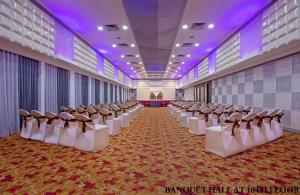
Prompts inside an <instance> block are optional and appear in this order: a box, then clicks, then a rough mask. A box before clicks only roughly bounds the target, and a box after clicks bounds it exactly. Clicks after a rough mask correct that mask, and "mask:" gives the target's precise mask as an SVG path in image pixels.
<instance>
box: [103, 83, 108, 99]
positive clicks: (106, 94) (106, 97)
mask: <svg viewBox="0 0 300 195" xmlns="http://www.w3.org/2000/svg"><path fill="white" fill-rule="evenodd" d="M103 85H104V86H103V90H104V104H107V103H108V86H107V85H108V84H107V82H104V83H103Z"/></svg>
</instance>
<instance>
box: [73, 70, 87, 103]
mask: <svg viewBox="0 0 300 195" xmlns="http://www.w3.org/2000/svg"><path fill="white" fill-rule="evenodd" d="M88 93H89V77H87V76H85V75H81V74H78V73H76V74H75V106H76V107H78V106H80V105H81V104H83V105H88V103H89V94H88Z"/></svg>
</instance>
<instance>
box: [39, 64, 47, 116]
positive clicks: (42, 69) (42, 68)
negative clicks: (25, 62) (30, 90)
mask: <svg viewBox="0 0 300 195" xmlns="http://www.w3.org/2000/svg"><path fill="white" fill-rule="evenodd" d="M40 65H41V66H40V75H39V110H40V111H41V112H42V113H44V112H45V71H46V68H45V66H46V65H45V63H44V62H41V64H40Z"/></svg>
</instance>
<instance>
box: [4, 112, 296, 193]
mask: <svg viewBox="0 0 300 195" xmlns="http://www.w3.org/2000/svg"><path fill="white" fill-rule="evenodd" d="M204 143H205V137H204V136H193V135H191V134H190V133H188V131H187V130H186V129H183V128H181V127H180V126H179V124H178V122H176V121H175V120H174V119H173V118H172V117H171V116H170V115H169V114H168V113H167V109H165V108H160V109H157V108H154V109H151V108H148V109H144V111H143V112H142V113H141V114H140V115H139V116H138V118H137V119H135V121H134V122H132V123H131V126H130V127H129V128H126V129H123V131H122V132H121V134H119V135H118V136H116V137H113V138H112V139H111V144H110V146H109V147H108V148H106V149H105V150H103V151H100V152H97V153H86V152H81V151H79V150H76V149H73V148H67V147H62V146H58V145H49V144H45V143H41V142H37V141H29V140H24V139H21V138H20V137H19V136H17V135H16V136H11V137H7V138H1V139H0V148H1V150H0V194H6V193H14V194H154V195H157V194H167V193H166V188H165V186H168V187H195V186H203V187H206V186H210V187H211V186H214V187H217V186H219V187H220V186H229V187H235V186H238V187H241V186H248V185H251V186H298V187H299V186H300V144H299V143H300V135H298V134H294V133H290V132H288V133H285V135H284V137H283V138H281V139H279V140H276V141H274V142H272V143H268V144H266V145H263V146H260V147H257V148H255V149H252V150H249V151H247V152H244V153H242V154H239V155H235V156H233V157H231V158H228V159H223V158H220V157H218V156H215V155H214V154H211V153H208V152H206V151H205V150H204ZM169 194H170V193H169ZM173 194H175V193H173ZM206 194H207V193H206ZM229 194H230V193H229Z"/></svg>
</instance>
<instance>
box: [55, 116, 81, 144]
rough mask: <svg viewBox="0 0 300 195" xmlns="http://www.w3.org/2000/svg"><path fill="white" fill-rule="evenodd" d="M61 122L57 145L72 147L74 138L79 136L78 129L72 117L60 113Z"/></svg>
mask: <svg viewBox="0 0 300 195" xmlns="http://www.w3.org/2000/svg"><path fill="white" fill-rule="evenodd" d="M59 116H60V118H61V120H62V126H61V128H60V137H59V141H58V143H59V144H60V145H62V146H67V147H74V145H75V141H76V137H77V136H78V134H79V128H77V127H78V124H77V122H76V120H75V119H74V116H72V115H71V114H69V113H66V112H62V113H60V114H59Z"/></svg>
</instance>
